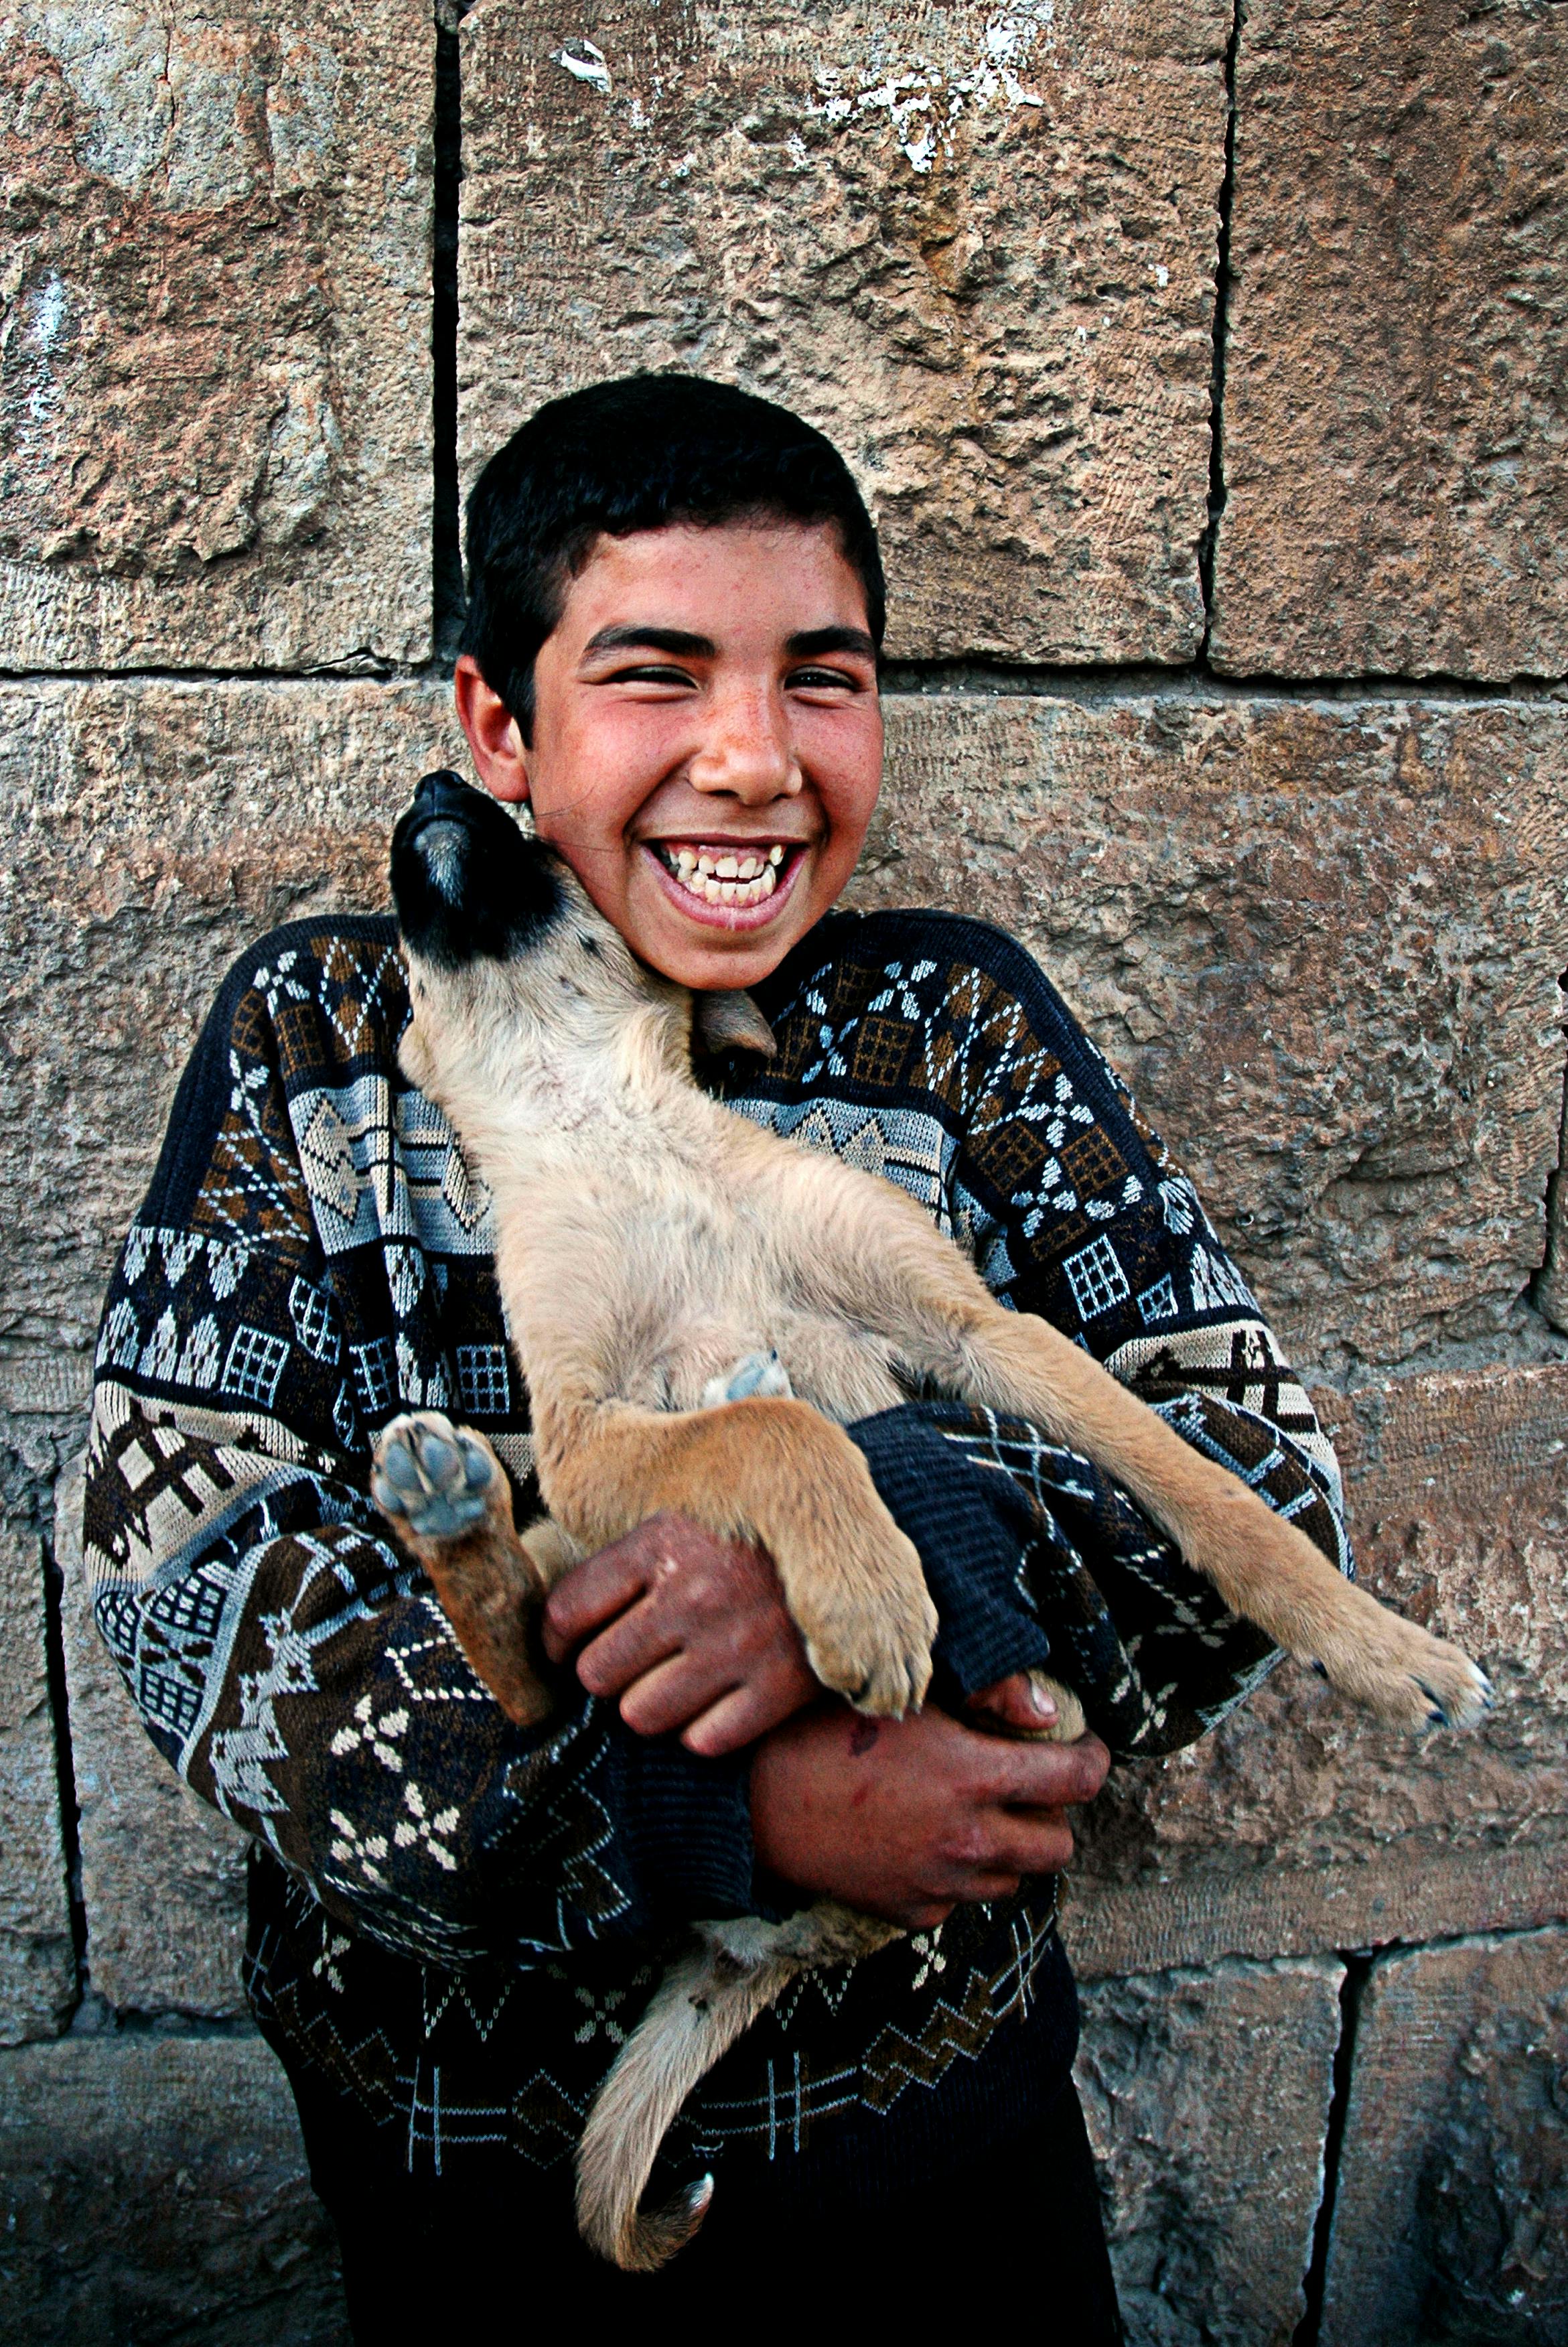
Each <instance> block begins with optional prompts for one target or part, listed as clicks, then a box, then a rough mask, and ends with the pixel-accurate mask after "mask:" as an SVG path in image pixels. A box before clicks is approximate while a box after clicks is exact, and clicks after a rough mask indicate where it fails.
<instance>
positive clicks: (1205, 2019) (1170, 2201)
mask: <svg viewBox="0 0 1568 2347" xmlns="http://www.w3.org/2000/svg"><path fill="white" fill-rule="evenodd" d="M1343 1976H1344V1975H1343V1967H1342V1966H1341V1965H1339V1963H1334V1962H1332V1961H1331V1960H1329V1959H1325V1958H1321V1957H1319V1958H1312V1959H1308V1960H1307V1961H1305V1962H1299V1963H1274V1964H1251V1963H1222V1964H1217V1965H1216V1966H1215V1967H1214V1969H1213V1970H1212V1971H1209V1972H1166V1973H1154V1974H1152V1975H1146V1976H1145V1977H1142V1978H1136V1979H1128V1980H1116V1981H1104V1982H1101V1983H1098V1984H1097V1985H1096V1986H1095V1987H1093V1988H1089V1989H1087V1990H1085V1991H1084V1997H1083V2012H1084V2024H1083V2026H1084V2034H1083V2042H1082V2045H1081V2047H1080V2051H1079V2055H1078V2065H1077V2083H1078V2091H1079V2094H1080V2096H1082V2098H1083V2103H1084V2116H1085V2118H1086V2120H1087V2122H1088V2127H1089V2137H1090V2141H1091V2142H1092V2144H1093V2146H1094V2148H1095V2159H1096V2162H1097V2164H1098V2167H1099V2171H1100V2189H1101V2197H1102V2200H1103V2203H1104V2207H1105V2230H1106V2234H1107V2236H1108V2238H1109V2240H1110V2245H1111V2260H1112V2264H1113V2266H1114V2268H1115V2276H1116V2292H1117V2296H1118V2297H1119V2298H1120V2300H1121V2304H1122V2315H1123V2320H1124V2321H1125V2324H1126V2331H1127V2340H1128V2347H1289V2342H1290V2340H1291V2337H1292V2335H1293V2334H1294V2332H1295V2330H1296V2326H1297V2324H1298V2321H1300V2319H1301V2317H1302V2315H1303V2314H1304V2312H1305V2311H1306V2301H1305V2298H1304V2296H1303V2293H1302V2287H1301V2285H1302V2281H1303V2279H1304V2277H1305V2275H1306V2272H1307V2269H1308V2264H1309V2262H1310V2260H1311V2255H1312V2230H1313V2224H1314V2220H1315V2219H1316V2216H1317V2210H1318V2204H1319V2199H1320V2198H1321V2197H1322V2188H1323V2145H1324V2138H1325V2136H1326V2134H1327V2131H1328V2123H1329V2101H1330V2098H1331V2095H1332V2088H1333V2073H1334V2053H1335V2048H1336V2046H1337V2045H1338V2044H1339V1984H1340V1982H1341V1980H1342V1978H1343ZM1260 2114H1267V2121H1266V2124H1264V2125H1261V2126H1260V2125H1259V2124H1258V2120H1259V2115H1260Z"/></svg>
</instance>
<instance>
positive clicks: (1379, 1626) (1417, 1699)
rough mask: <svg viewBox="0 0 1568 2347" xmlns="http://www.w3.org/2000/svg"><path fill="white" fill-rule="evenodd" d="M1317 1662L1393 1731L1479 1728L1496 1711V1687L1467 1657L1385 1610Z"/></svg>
mask: <svg viewBox="0 0 1568 2347" xmlns="http://www.w3.org/2000/svg"><path fill="white" fill-rule="evenodd" d="M1324 1643H1325V1645H1327V1644H1328V1642H1327V1641H1325V1642H1324ZM1314 1660H1315V1662H1316V1666H1317V1668H1318V1669H1319V1671H1320V1672H1321V1674H1322V1676H1324V1677H1325V1678H1327V1679H1329V1680H1330V1681H1331V1682H1332V1684H1333V1685H1334V1686H1337V1687H1339V1688H1340V1689H1341V1690H1342V1692H1343V1693H1344V1694H1346V1695H1349V1696H1355V1697H1356V1698H1357V1700H1358V1701H1359V1702H1361V1703H1364V1704H1366V1705H1367V1706H1369V1709H1370V1710H1372V1711H1375V1712H1376V1713H1377V1715H1378V1717H1379V1718H1380V1719H1385V1720H1387V1721H1388V1722H1389V1724H1390V1727H1406V1728H1419V1727H1475V1726H1476V1725H1477V1723H1478V1722H1479V1721H1480V1719H1481V1717H1482V1716H1483V1715H1484V1714H1485V1713H1486V1712H1488V1711H1490V1710H1491V1709H1492V1682H1491V1680H1490V1679H1489V1678H1488V1677H1487V1676H1486V1673H1485V1672H1484V1671H1483V1670H1481V1669H1480V1668H1479V1666H1478V1665H1476V1664H1474V1663H1472V1662H1471V1659H1470V1656H1469V1655H1467V1654H1464V1653H1463V1652H1462V1651H1461V1648H1459V1647H1458V1646H1454V1645H1450V1644H1449V1642H1448V1640H1447V1639H1446V1638H1434V1637H1433V1636H1432V1635H1431V1631H1430V1630H1423V1629H1422V1628H1421V1627H1420V1624H1419V1623H1417V1622H1407V1621H1405V1620H1404V1619H1403V1618H1402V1617H1401V1616H1400V1614H1390V1613H1386V1612H1384V1611H1383V1610H1382V1608H1380V1607H1379V1608H1376V1609H1375V1610H1374V1612H1373V1614H1372V1615H1371V1618H1370V1620H1369V1619H1368V1618H1367V1616H1365V1615H1363V1616H1362V1618H1361V1620H1360V1621H1359V1622H1358V1623H1357V1624H1355V1628H1354V1632H1353V1635H1352V1636H1351V1638H1350V1639H1349V1641H1347V1643H1346V1645H1344V1647H1343V1648H1339V1649H1338V1650H1337V1651H1334V1652H1332V1653H1329V1652H1325V1653H1323V1654H1322V1655H1320V1656H1318V1657H1315V1658H1314Z"/></svg>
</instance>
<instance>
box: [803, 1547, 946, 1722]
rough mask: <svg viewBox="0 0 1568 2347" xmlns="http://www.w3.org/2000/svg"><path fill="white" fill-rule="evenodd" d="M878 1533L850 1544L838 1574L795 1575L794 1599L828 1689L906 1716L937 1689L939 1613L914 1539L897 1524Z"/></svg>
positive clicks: (861, 1706)
mask: <svg viewBox="0 0 1568 2347" xmlns="http://www.w3.org/2000/svg"><path fill="white" fill-rule="evenodd" d="M875 1530H876V1532H881V1537H880V1538H878V1537H876V1536H875V1534H874V1533H871V1534H862V1536H861V1537H860V1539H859V1540H857V1541H855V1542H852V1543H850V1542H846V1543H845V1548H846V1550H847V1551H848V1553H840V1556H839V1557H838V1558H837V1559H836V1560H835V1563H836V1565H837V1568H838V1569H837V1570H830V1571H829V1572H828V1573H822V1574H813V1575H811V1576H810V1577H809V1579H806V1578H805V1577H804V1576H801V1575H799V1573H797V1574H795V1575H792V1576H790V1578H789V1583H787V1589H786V1594H787V1595H788V1597H789V1610H790V1612H791V1613H792V1614H794V1617H795V1620H796V1624H797V1625H798V1626H799V1631H800V1634H801V1635H802V1637H803V1638H804V1639H805V1642H806V1659H807V1661H808V1662H809V1664H810V1665H811V1668H812V1670H813V1671H814V1672H815V1673H816V1675H817V1676H818V1677H819V1678H820V1680H821V1682H822V1685H823V1686H828V1687H831V1688H832V1689H833V1691H834V1693H835V1694H836V1695H842V1696H848V1697H849V1700H850V1702H851V1703H852V1704H853V1705H854V1706H855V1708H856V1710H857V1711H867V1712H871V1713H874V1714H876V1715H878V1716H880V1717H891V1718H894V1719H901V1717H903V1715H904V1713H905V1712H906V1711H918V1710H919V1709H920V1706H921V1703H922V1702H923V1701H924V1699H925V1691H926V1688H927V1687H928V1686H930V1685H931V1650H932V1641H933V1640H934V1638H935V1636H936V1608H935V1606H934V1605H933V1604H932V1602H931V1596H930V1594H929V1592H928V1591H927V1588H926V1585H925V1575H924V1574H923V1573H921V1563H920V1556H919V1553H917V1551H916V1550H915V1548H914V1546H913V1544H912V1542H909V1541H907V1540H906V1539H905V1538H904V1536H903V1534H902V1533H901V1532H899V1531H898V1530H897V1529H896V1528H895V1526H894V1525H893V1524H892V1523H891V1522H889V1523H888V1524H887V1525H886V1527H885V1529H884V1528H882V1527H877V1528H875ZM803 1580H804V1583H805V1585H804V1586H802V1582H803Z"/></svg>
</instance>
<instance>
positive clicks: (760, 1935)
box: [577, 1902, 898, 2273]
mask: <svg viewBox="0 0 1568 2347" xmlns="http://www.w3.org/2000/svg"><path fill="white" fill-rule="evenodd" d="M697 1929H698V1932H699V1934H700V1937H699V1941H698V1944H697V1946H696V1947H695V1948H693V1949H691V1950H690V1951H689V1952H687V1954H686V1955H684V1956H681V1957H679V1958H678V1959H677V1961H676V1963H673V1964H672V1965H671V1966H670V1968H669V1970H668V1971H667V1973H666V1974H665V1976H664V1979H663V1980H662V1981H661V1982H660V1983H659V1985H658V1987H657V1990H656V1991H655V1992H654V1995H653V1998H652V2001H651V2002H650V2004H649V2005H648V2008H647V2012H646V2013H645V2014H644V2015H643V2017H642V2019H641V2021H640V2022H639V2023H638V2024H637V2025H636V2029H634V2030H633V2032H632V2034H631V2035H630V2037H628V2038H627V2040H626V2044H625V2045H623V2046H622V2048H621V2050H620V2052H619V2054H618V2055H616V2062H615V2066H614V2068H613V2069H612V2070H611V2072H610V2074H609V2075H608V2077H607V2078H606V2080H605V2083H604V2085H603V2086H601V2087H600V2089H599V2091H598V2094H597V2096H596V2097H595V2100H594V2106H593V2108H592V2109H591V2110H590V2112H589V2113H588V2123H587V2126H586V2127H585V2128H584V2130H583V2140H582V2143H581V2145H580V2146H579V2147H578V2152H577V2229H578V2230H579V2231H580V2233H581V2234H582V2236H583V2239H585V2241H586V2242H587V2244H588V2246H589V2248H590V2249H593V2250H597V2251H598V2253H599V2255H600V2257H602V2258H607V2259H608V2260H610V2262H611V2263H612V2264H614V2265H617V2266H621V2267H623V2268H624V2269H625V2270H626V2271H627V2272H628V2273H653V2272H655V2271H656V2270H657V2268H658V2267H660V2266H662V2265H663V2264H665V2263H666V2261H667V2260H668V2259H670V2258H672V2257H673V2256H674V2255H675V2253H676V2251H677V2250H679V2249H683V2248H684V2247H685V2245H686V2243H687V2241H689V2240H690V2239H691V2237H692V2235H693V2234H694V2233H695V2232H696V2231H697V2228H698V2226H699V2225H700V2224H701V2223H702V2220H703V2219H704V2217H706V2216H707V2214H708V2204H709V2202H710V2201H711V2200H712V2198H713V2178H712V2177H711V2176H704V2177H703V2178H701V2179H700V2180H699V2181H698V2182H697V2183H696V2184H693V2185H688V2186H687V2188H686V2189H685V2190H684V2191H682V2192H679V2193H677V2195H676V2197H675V2198H674V2199H673V2200H671V2201H669V2202H668V2203H667V2205H666V2206H665V2207H664V2208H663V2209H657V2210H654V2211H652V2212H650V2213H649V2214H647V2215H644V2213H643V2211H642V2209H641V2208H640V2207H639V2205H638V2204H639V2203H640V2201H641V2199H642V2196H643V2191H644V2188H645V2187H646V2186H647V2180H648V2178H649V2177H650V2176H651V2174H652V2173H653V2165H654V2161H655V2160H656V2159H657V2157H658V2148H659V2146H660V2144H661V2143H662V2142H663V2141H664V2138H665V2136H666V2134H667V2131H668V2129H669V2126H670V2123H671V2121H672V2120H673V2119H674V2117H675V2116H676V2114H677V2111H678V2110H679V2109H680V2106H681V2105H682V2104H683V2103H684V2102H685V2100H686V2098H687V2095H689V2094H690V2092H691V2090H692V2088H693V2087H694V2086H697V2084H698V2082H699V2081H700V2080H701V2079H703V2078H705V2077H706V2076H707V2075H708V2071H709V2070H711V2069H712V2067H713V2065H714V2064H715V2063H716V2062H718V2060H719V2058H720V2057H721V2055H725V2054H726V2053H728V2050H729V2048H730V2046H732V2045H734V2043H735V2041H736V2039H737V2038H738V2036H740V2035H741V2034H742V2033H743V2031H745V2030H747V2029H748V2028H749V2027H750V2026H751V2024H752V2023H753V2022H754V2021H755V2020H756V2018H757V2016H758V2014H759V2013H765V2012H766V2011H767V2009H768V2007H769V2005H770V2004H773V2003H774V2002H775V2001H776V2000H777V1998H778V1997H779V1995H780V1994H781V1993H783V1991H784V1989H785V1988H786V1987H787V1986H788V1985H789V1982H790V1981H791V1980H793V1979H794V1977H795V1975H796V1973H799V1972H803V1971H805V1970H807V1969H809V1968H810V1967H812V1966H814V1965H818V1964H830V1963H843V1962H845V1961H847V1960H850V1959H852V1958H853V1957H855V1956H860V1955H866V1954H869V1953H870V1952H871V1950H872V1949H873V1948H878V1947H881V1946H883V1945H884V1944H885V1943H886V1942H887V1941H889V1940H891V1939H895V1938H897V1937H898V1933H897V1932H895V1930H894V1929H893V1928H892V1926H891V1925H890V1924H886V1923H879V1922H873V1921H872V1920H871V1918H870V1917H869V1916H860V1915H853V1914H851V1913H850V1911H849V1910H847V1909H844V1908H840V1907H836V1906H833V1905H831V1904H830V1903H828V1902H823V1903H822V1904H821V1905H820V1906H817V1907H813V1908H809V1909H808V1910H807V1911H805V1913H803V1914H800V1915H794V1916H791V1917H790V1918H789V1921H788V1922H784V1923H762V1922H758V1921H757V1920H756V1919H755V1918H754V1917H744V1918H741V1919H739V1920H738V1921H737V1922H726V1923H705V1924H699V1925H698V1926H697Z"/></svg>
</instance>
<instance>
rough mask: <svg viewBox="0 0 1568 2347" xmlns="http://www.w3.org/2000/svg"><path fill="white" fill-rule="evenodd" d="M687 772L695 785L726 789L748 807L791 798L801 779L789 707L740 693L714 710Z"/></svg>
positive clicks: (699, 787) (706, 788)
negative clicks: (778, 705) (788, 716)
mask: <svg viewBox="0 0 1568 2347" xmlns="http://www.w3.org/2000/svg"><path fill="white" fill-rule="evenodd" d="M687 774H688V776H689V779H690V782H691V784H692V787H693V789H694V790H699V791H713V792H717V793H721V794H728V795H730V796H733V797H735V798H738V799H739V800H740V801H741V803H742V805H748V806H752V805H766V803H767V802H768V800H769V799H776V798H784V797H791V796H793V794H795V793H796V792H797V791H798V790H799V788H800V783H801V775H800V769H799V764H798V763H797V760H796V757H795V751H794V744H793V743H792V742H791V741H790V738H789V723H788V721H787V720H786V718H785V716H784V712H782V711H781V710H779V709H777V708H775V707H774V706H773V705H772V704H771V702H769V701H768V700H767V699H766V698H765V697H763V696H761V695H753V694H750V693H747V694H736V695H735V696H734V697H733V698H732V699H730V700H728V701H727V702H724V703H722V704H721V705H720V707H719V708H718V710H716V711H715V712H714V722H713V723H712V725H711V727H710V729H709V732H708V738H707V740H706V741H705V742H704V743H703V745H702V747H701V749H700V750H699V751H698V753H697V756H696V757H695V758H694V759H693V760H692V762H691V764H690V766H689V767H688V769H687Z"/></svg>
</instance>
